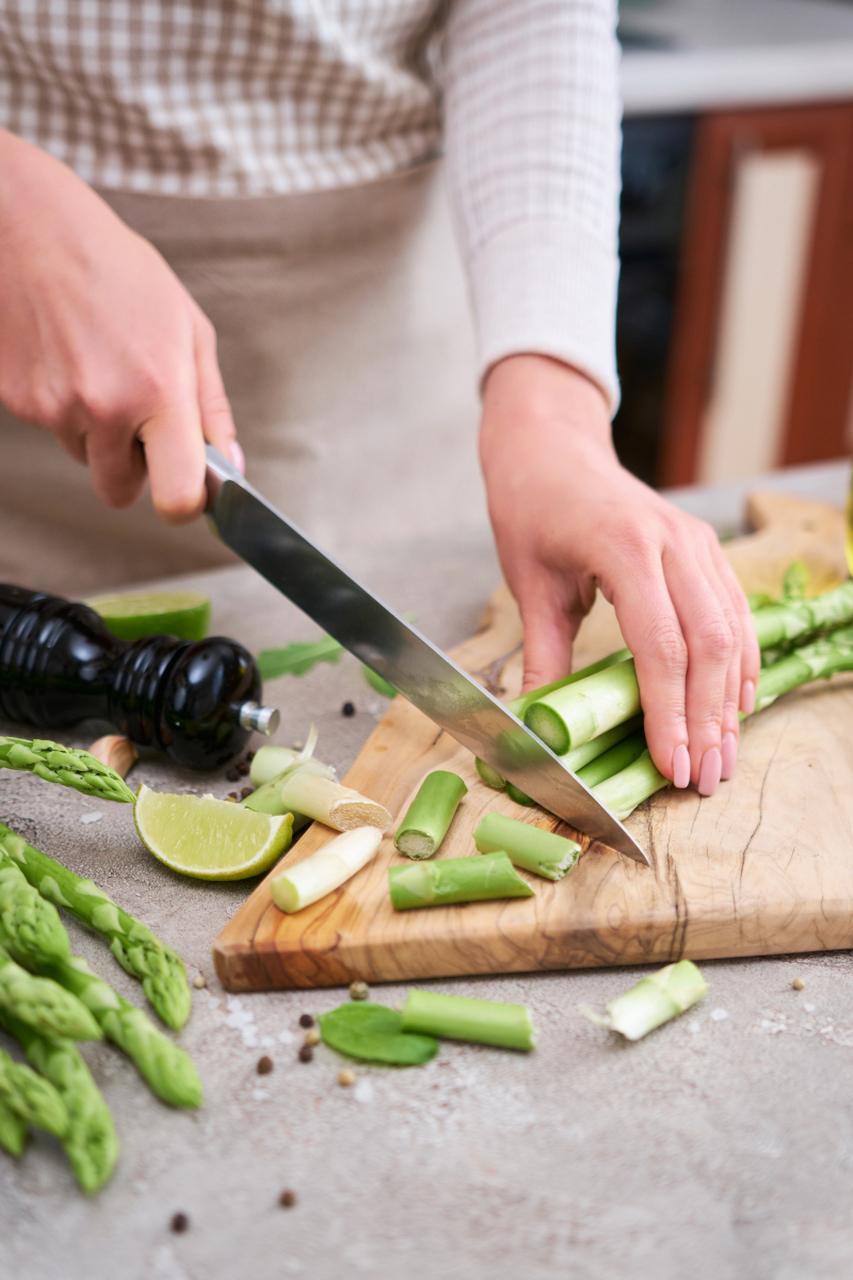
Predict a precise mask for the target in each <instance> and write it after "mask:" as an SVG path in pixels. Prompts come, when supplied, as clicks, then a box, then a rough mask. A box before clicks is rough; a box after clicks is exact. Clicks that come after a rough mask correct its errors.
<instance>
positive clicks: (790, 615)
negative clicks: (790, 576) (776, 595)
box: [752, 579, 853, 649]
mask: <svg viewBox="0 0 853 1280" xmlns="http://www.w3.org/2000/svg"><path fill="white" fill-rule="evenodd" d="M752 617H753V621H754V623H755V631H756V634H757V636H758V645H759V648H761V649H770V648H775V647H777V646H788V647H790V645H791V644H792V643H802V642H803V641H804V640H806V639H808V638H809V637H811V636H814V635H816V634H817V633H819V632H821V631H834V630H835V629H836V628H837V627H842V626H845V625H847V624H849V623H851V622H853V579H848V580H847V581H846V582H842V584H841V586H840V587H834V588H833V589H832V590H831V591H826V592H824V594H823V595H821V596H814V597H813V598H812V599H811V600H798V599H795V598H793V597H791V596H787V597H786V598H784V599H783V600H780V601H778V602H777V603H776V604H770V605H766V606H765V607H764V608H762V609H757V610H756V611H755V613H754V614H753V615H752Z"/></svg>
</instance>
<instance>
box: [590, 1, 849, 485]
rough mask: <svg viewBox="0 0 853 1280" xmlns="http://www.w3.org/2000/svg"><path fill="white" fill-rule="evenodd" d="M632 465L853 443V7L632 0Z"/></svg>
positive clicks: (625, 272) (626, 9) (698, 473)
mask: <svg viewBox="0 0 853 1280" xmlns="http://www.w3.org/2000/svg"><path fill="white" fill-rule="evenodd" d="M619 32H620V39H621V42H622V49H623V64H622V84H623V96H624V104H625V121H624V151H623V193H622V229H621V250H622V274H621V284H620V291H619V309H618V324H617V346H618V355H619V367H620V373H621V378H622V404H621V407H620V409H619V413H618V416H617V418H616V421H615V435H616V443H617V448H618V450H619V453H620V456H621V458H622V460H623V462H624V463H625V464H626V465H627V466H628V467H630V468H631V470H632V471H634V472H635V473H636V474H637V475H639V476H641V477H642V478H643V479H644V480H647V481H649V482H650V483H652V484H655V485H685V484H691V483H694V482H715V481H724V480H736V479H739V478H741V477H745V476H751V475H756V474H758V473H761V472H765V471H768V470H770V469H772V468H775V467H780V466H787V465H792V464H798V463H806V462H815V461H820V460H823V459H831V458H838V457H841V456H843V455H849V453H850V451H851V447H852V446H853V441H851V437H853V0H621V4H620V21H619Z"/></svg>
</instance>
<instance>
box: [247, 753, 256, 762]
mask: <svg viewBox="0 0 853 1280" xmlns="http://www.w3.org/2000/svg"><path fill="white" fill-rule="evenodd" d="M254 758H255V753H254V751H247V752H246V763H247V764H251V763H252V761H253V760H254Z"/></svg>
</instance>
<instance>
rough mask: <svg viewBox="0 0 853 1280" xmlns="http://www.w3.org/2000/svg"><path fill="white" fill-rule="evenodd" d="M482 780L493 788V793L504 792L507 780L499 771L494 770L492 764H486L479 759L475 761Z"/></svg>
mask: <svg viewBox="0 0 853 1280" xmlns="http://www.w3.org/2000/svg"><path fill="white" fill-rule="evenodd" d="M474 764H475V765H476V768H477V772H478V773H479V775H480V780H481V781H482V782H485V784H486V786H487V787H491V788H492V790H493V791H503V790H504V789H505V787H506V778H502V777H501V775H500V774H499V773H498V771H497V769H493V768H492V766H491V765H490V764H486V762H485V760H481V759H480V758H479V757H477V758H476V759H475V761H474Z"/></svg>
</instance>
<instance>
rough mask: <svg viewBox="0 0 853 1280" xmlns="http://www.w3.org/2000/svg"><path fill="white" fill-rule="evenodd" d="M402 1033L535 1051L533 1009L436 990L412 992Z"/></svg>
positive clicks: (404, 1009) (404, 1010)
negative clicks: (444, 994)
mask: <svg viewBox="0 0 853 1280" xmlns="http://www.w3.org/2000/svg"><path fill="white" fill-rule="evenodd" d="M402 1029H403V1031H419V1032H422V1033H423V1034H425V1035H429V1036H446V1037H447V1038H448V1039H451V1040H474V1041H476V1042H477V1043H478V1044H496V1045H500V1046H501V1047H502V1048H504V1049H534V1048H535V1047H536V1045H535V1043H534V1039H533V1025H532V1023H531V1021H530V1010H529V1009H528V1008H527V1006H526V1005H523V1004H500V1003H498V1002H497V1001H495V1000H470V999H467V998H466V997H464V996H443V995H439V994H438V992H435V991H410V992H409V994H408V997H407V999H406V1003H405V1005H404V1007H403V1023H402Z"/></svg>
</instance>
